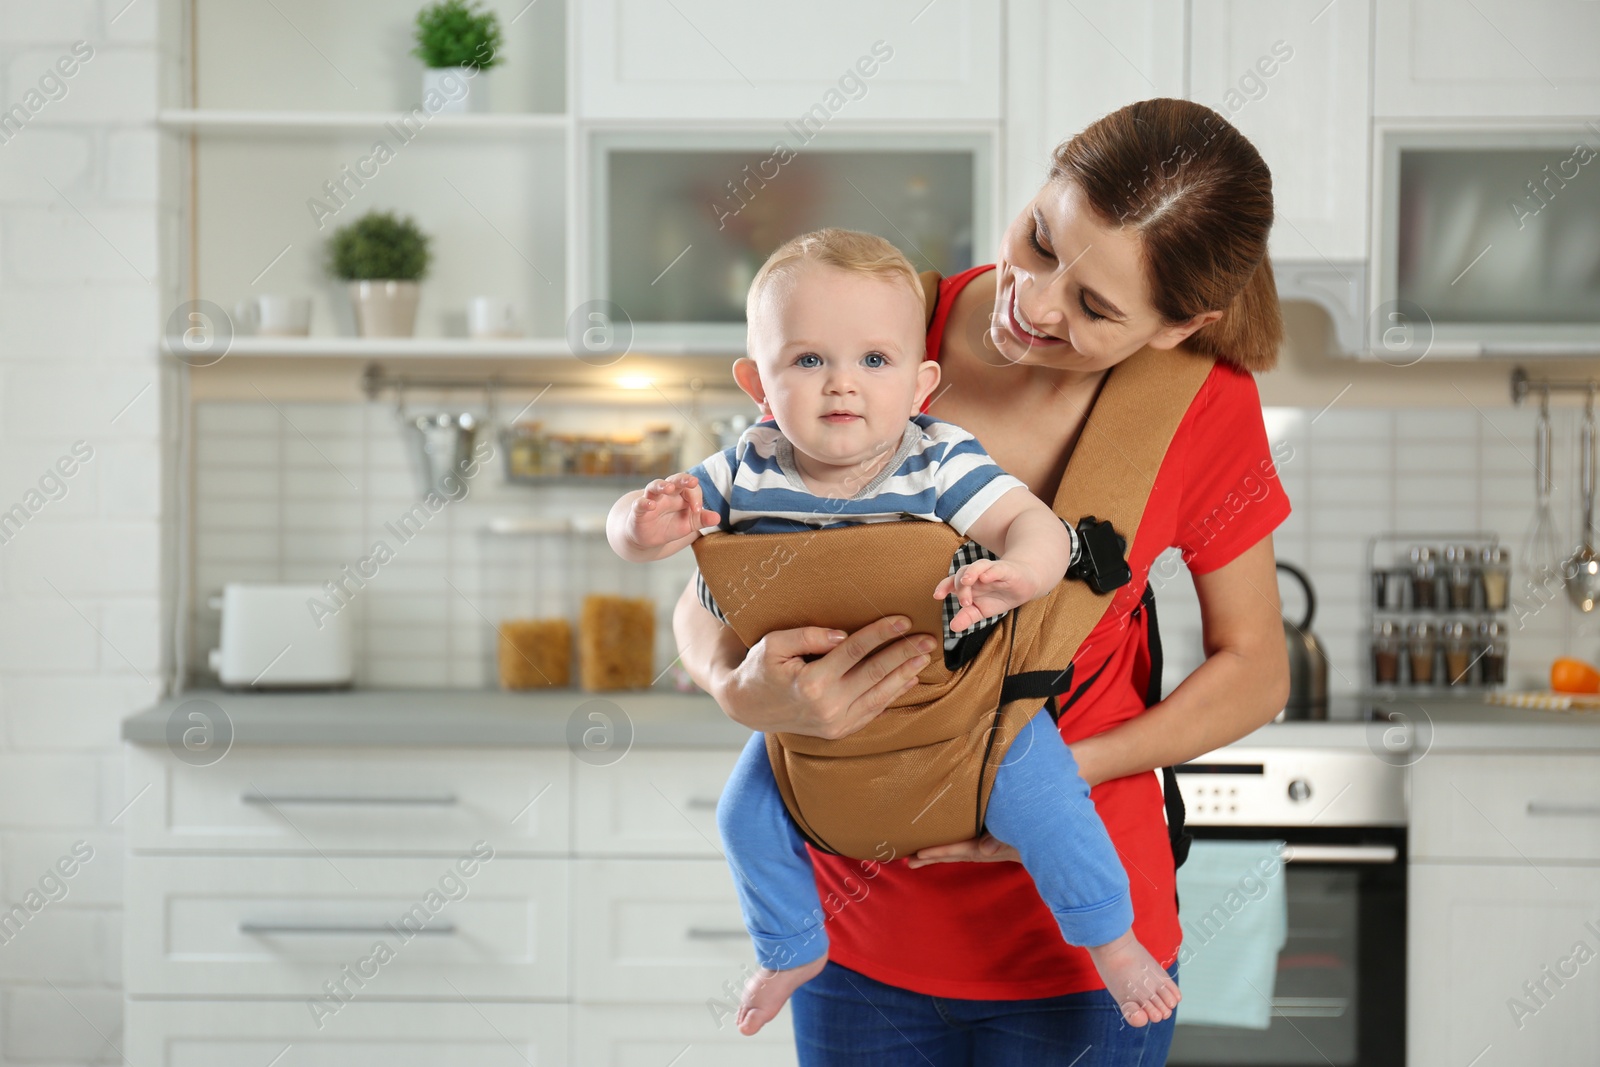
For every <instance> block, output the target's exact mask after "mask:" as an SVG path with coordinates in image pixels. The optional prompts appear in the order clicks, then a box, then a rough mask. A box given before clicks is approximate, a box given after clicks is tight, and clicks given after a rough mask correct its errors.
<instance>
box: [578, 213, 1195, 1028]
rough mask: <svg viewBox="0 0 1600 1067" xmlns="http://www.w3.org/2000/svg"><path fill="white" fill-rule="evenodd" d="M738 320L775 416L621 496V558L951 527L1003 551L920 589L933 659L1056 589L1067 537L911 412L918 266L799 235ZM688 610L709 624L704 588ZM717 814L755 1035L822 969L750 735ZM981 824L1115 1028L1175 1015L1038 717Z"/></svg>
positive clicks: (928, 365)
mask: <svg viewBox="0 0 1600 1067" xmlns="http://www.w3.org/2000/svg"><path fill="white" fill-rule="evenodd" d="M746 318H747V321H748V324H749V326H748V328H749V336H748V347H749V351H750V356H749V357H747V358H741V359H739V360H738V361H736V362H735V363H734V367H733V371H734V377H735V379H736V380H737V381H738V383H739V386H740V388H742V389H743V390H744V391H745V392H746V393H748V394H749V395H750V397H751V398H752V399H753V400H755V401H756V402H757V403H758V404H764V405H766V407H767V409H768V410H770V411H771V412H772V418H771V419H768V420H763V421H761V422H759V423H757V424H756V425H754V426H752V427H751V428H750V429H749V430H747V431H745V433H744V434H743V435H742V436H741V437H740V439H739V442H738V444H737V445H735V446H734V447H732V448H729V449H726V450H724V451H723V452H721V453H718V454H717V455H714V456H711V457H709V458H708V459H706V460H705V461H704V462H703V463H701V464H700V465H698V466H696V467H694V468H693V469H692V470H690V471H689V472H687V473H684V474H675V475H673V476H671V477H669V478H663V479H658V480H656V481H652V482H651V483H650V484H649V485H648V486H646V487H645V488H644V489H640V490H636V491H634V492H631V493H628V494H626V495H625V496H623V497H622V499H620V500H618V501H617V503H616V504H615V506H613V507H612V509H611V513H610V515H609V517H608V519H607V523H606V533H607V536H608V538H609V539H610V542H611V545H612V547H613V548H614V549H615V550H616V552H617V553H618V555H620V556H622V557H623V558H624V559H629V560H635V561H644V560H655V559H662V558H664V557H667V556H670V555H672V554H673V553H675V552H677V551H679V550H681V549H683V548H684V547H686V546H688V545H689V544H690V543H692V542H693V541H694V540H695V539H696V538H697V537H699V536H701V534H702V533H704V532H711V531H715V530H732V531H733V532H735V533H768V532H779V531H787V530H805V529H815V528H818V527H823V526H832V525H848V524H852V523H860V522H885V521H892V520H902V519H907V518H919V519H925V520H928V521H930V522H944V523H948V524H949V525H950V526H951V527H952V528H954V529H955V530H956V532H957V533H960V534H962V535H964V536H966V537H970V538H971V539H972V540H973V541H976V542H977V543H978V544H979V545H981V546H983V548H985V549H987V550H989V552H990V553H992V554H993V556H995V557H998V558H988V559H978V560H976V561H974V562H971V563H967V564H965V565H963V566H961V567H959V569H956V570H955V572H954V573H953V574H951V575H948V576H947V577H945V578H944V579H943V580H942V581H940V582H939V583H938V584H937V586H936V587H935V588H934V589H933V590H932V591H931V593H932V595H933V596H935V597H941V598H946V597H953V600H949V599H947V601H946V603H947V608H946V612H945V614H946V617H947V618H949V620H950V621H949V625H948V630H949V632H947V633H946V634H945V635H943V636H944V638H945V644H946V647H947V648H948V647H951V646H952V644H953V642H954V641H956V640H957V639H958V638H959V637H960V636H962V634H963V631H968V632H970V631H971V630H973V629H974V628H976V627H977V626H981V625H988V624H992V623H993V622H994V621H995V616H997V615H1000V614H1003V613H1004V612H1006V611H1009V610H1011V609H1013V608H1017V607H1020V606H1021V605H1023V604H1026V603H1027V602H1029V601H1030V600H1034V599H1037V598H1039V597H1042V596H1044V595H1046V594H1047V593H1049V592H1050V590H1051V589H1053V588H1054V587H1055V586H1056V584H1057V583H1058V582H1060V581H1061V580H1062V578H1063V575H1064V573H1065V572H1066V570H1067V568H1068V566H1069V565H1070V564H1071V562H1072V560H1073V557H1074V554H1075V550H1076V548H1077V543H1076V535H1075V534H1074V533H1073V532H1072V530H1071V528H1070V527H1069V526H1067V525H1066V524H1065V523H1063V522H1062V520H1060V519H1059V518H1058V517H1057V516H1056V515H1055V513H1054V512H1053V511H1051V509H1050V508H1049V507H1048V506H1047V505H1045V504H1044V503H1043V502H1042V501H1040V500H1039V499H1038V498H1036V497H1034V496H1033V495H1032V494H1031V493H1030V492H1028V490H1027V487H1026V486H1024V485H1023V484H1022V482H1020V481H1019V480H1017V479H1016V478H1014V477H1012V476H1011V475H1009V474H1006V473H1005V472H1004V471H1003V470H1001V469H1000V467H999V466H997V465H996V464H995V463H994V461H993V460H992V459H990V458H989V456H988V455H987V453H985V452H984V450H983V448H982V447H981V446H980V445H979V444H978V441H977V439H976V438H974V437H973V436H972V435H971V434H969V433H967V432H966V431H964V430H962V429H960V428H959V427H957V426H955V425H953V424H951V423H948V422H942V421H940V420H938V419H935V418H932V417H931V416H927V415H919V414H917V412H918V411H919V410H920V409H921V407H922V405H923V402H924V401H925V400H926V399H927V398H928V397H929V396H930V395H931V394H932V393H933V390H934V388H935V387H936V386H937V385H938V383H939V374H940V371H939V364H938V363H936V362H934V361H931V360H928V359H927V358H926V353H925V341H924V334H923V330H924V322H925V319H924V309H923V295H922V289H921V286H920V283H919V281H918V278H917V274H916V271H915V270H914V268H913V267H912V266H911V263H910V262H909V261H908V260H907V259H906V258H905V256H904V255H902V254H901V253H900V251H899V250H898V249H896V248H895V247H894V246H893V245H891V244H890V243H889V242H887V241H885V240H883V239H882V238H879V237H875V236H873V235H871V234H865V233H856V232H852V231H848V230H834V229H828V230H820V231H817V232H815V233H809V234H805V235H803V236H801V237H797V238H795V239H794V240H791V241H789V242H788V243H787V244H785V245H783V247H781V248H779V249H778V250H777V251H776V252H774V253H773V254H772V256H771V258H769V259H768V260H767V262H766V264H765V265H764V266H762V268H761V270H760V272H759V273H757V275H756V277H755V280H754V281H753V282H752V283H751V286H750V293H749V296H748V298H747V302H746ZM780 580H781V578H780ZM701 599H702V602H705V603H706V604H707V606H708V607H710V608H712V610H713V611H716V608H715V604H714V602H712V601H711V600H710V596H709V593H708V592H706V590H705V587H704V585H703V584H702V586H701ZM952 607H953V608H955V611H954V614H953V617H952V612H951V608H952ZM717 614H718V615H719V617H720V614H721V613H720V612H717ZM958 688H959V687H958ZM717 820H718V825H719V827H720V828H721V830H722V835H723V843H724V846H725V848H726V849H727V856H728V862H729V864H730V866H732V868H733V873H734V881H735V884H736V887H737V889H738V893H739V902H740V908H741V911H742V913H743V916H744V921H745V926H746V927H747V928H748V929H749V930H750V934H751V938H752V940H753V941H754V942H755V947H756V958H757V961H758V963H760V965H761V968H762V969H761V971H760V973H759V974H757V975H756V976H755V977H753V978H752V979H751V980H750V982H749V984H748V985H747V986H746V988H745V991H744V996H743V999H742V1002H741V1004H740V1008H739V1013H738V1016H737V1020H736V1021H737V1025H738V1027H739V1030H740V1031H741V1032H743V1033H746V1034H753V1033H755V1032H756V1031H757V1030H759V1029H760V1028H761V1027H762V1026H763V1025H764V1024H765V1023H766V1022H768V1021H769V1020H771V1019H772V1018H773V1017H774V1016H775V1015H777V1013H778V1012H779V1011H780V1010H781V1009H782V1007H783V1005H784V1004H785V1003H786V1002H787V1001H788V999H789V995H790V994H791V993H792V992H793V991H794V990H795V989H796V988H797V987H798V986H800V985H801V984H802V983H804V982H805V981H807V980H808V979H810V978H811V977H813V976H814V975H816V974H817V972H819V971H820V970H822V968H823V966H824V964H825V963H826V962H827V934H826V932H825V931H824V930H823V928H822V926H821V921H822V916H823V912H822V909H821V903H820V900H819V898H818V895H817V888H816V881H815V876H814V873H813V871H812V869H811V864H810V858H809V856H808V854H807V852H806V846H805V840H804V838H803V837H802V836H801V834H800V831H799V830H798V828H797V827H796V826H795V825H794V822H793V820H792V819H791V818H790V816H789V813H788V811H787V809H786V808H785V807H784V804H783V800H782V797H781V795H780V793H779V791H778V786H777V782H776V780H775V779H774V778H773V774H772V767H771V764H770V763H769V762H768V757H767V750H766V746H765V743H764V739H763V737H762V735H760V734H756V735H755V736H753V737H752V738H751V741H750V743H749V744H748V745H747V746H746V747H745V750H744V753H743V755H742V756H741V757H740V760H739V763H738V764H737V766H736V767H735V768H734V772H733V775H732V777H731V778H730V779H729V783H728V787H727V788H726V789H725V790H724V791H723V794H722V799H721V801H720V802H719V805H718V811H717ZM985 828H986V829H987V830H988V832H989V833H991V834H992V835H993V836H994V837H995V838H997V839H999V840H1001V841H1004V842H1006V843H1007V844H1010V845H1013V846H1015V847H1016V848H1017V850H1018V852H1019V854H1020V856H1021V859H1022V863H1023V866H1024V867H1025V868H1026V869H1027V871H1028V873H1029V874H1030V875H1031V876H1032V878H1033V880H1034V884H1035V886H1036V887H1037V889H1038V891H1039V895H1040V897H1041V898H1042V899H1043V900H1044V902H1045V903H1046V904H1047V905H1048V906H1049V907H1050V910H1051V912H1052V913H1053V914H1054V916H1055V918H1056V920H1057V922H1058V924H1059V925H1060V928H1061V933H1062V936H1063V937H1064V938H1065V939H1066V940H1067V941H1068V942H1069V943H1070V944H1073V945H1080V946H1084V947H1085V948H1086V949H1087V950H1088V953H1089V956H1090V958H1091V959H1092V960H1093V961H1094V965H1095V967H1096V969H1097V970H1098V971H1099V973H1100V976H1101V978H1103V979H1104V980H1105V983H1106V988H1107V990H1109V991H1110V993H1111V994H1112V996H1113V997H1115V998H1116V1001H1117V1003H1118V1004H1119V1005H1121V1007H1122V1011H1123V1014H1124V1016H1125V1017H1126V1019H1127V1021H1128V1022H1129V1023H1130V1024H1132V1025H1134V1026H1143V1025H1145V1024H1146V1023H1149V1022H1153V1021H1159V1020H1162V1019H1166V1018H1167V1017H1168V1016H1169V1015H1171V1014H1172V1009H1173V1008H1174V1006H1176V1004H1177V1002H1178V1000H1179V994H1178V988H1177V985H1176V984H1175V983H1174V982H1173V981H1172V979H1171V977H1170V976H1169V975H1168V974H1167V973H1166V971H1165V970H1164V969H1162V967H1161V966H1160V965H1159V964H1158V963H1157V962H1156V960H1155V958H1154V957H1153V956H1151V955H1150V953H1149V952H1148V951H1146V950H1145V948H1144V946H1142V945H1141V944H1140V943H1139V942H1138V940H1137V939H1135V938H1134V936H1133V933H1132V921H1133V908H1132V904H1131V902H1130V898H1129V894H1128V880H1127V875H1126V873H1125V872H1124V870H1123V868H1122V864H1121V862H1120V861H1119V860H1118V858H1117V854H1116V851H1115V849H1114V848H1113V846H1112V844H1111V839H1110V837H1109V836H1108V835H1107V834H1106V830H1105V827H1104V825H1103V824H1102V823H1101V822H1100V820H1099V817H1098V816H1097V815H1096V814H1095V810H1094V805H1093V803H1092V801H1090V799H1089V788H1088V785H1087V783H1085V782H1084V781H1083V778H1082V777H1081V776H1080V775H1079V774H1078V771H1077V765H1076V764H1075V763H1074V762H1073V760H1072V756H1071V752H1070V751H1069V750H1068V749H1067V747H1066V745H1065V744H1064V743H1063V742H1062V740H1061V735H1060V733H1059V732H1058V730H1057V727H1056V725H1055V722H1054V721H1053V720H1052V718H1051V717H1050V714H1049V711H1048V710H1047V709H1044V708H1041V709H1040V710H1039V711H1038V712H1037V713H1036V714H1035V715H1034V717H1033V719H1032V720H1031V721H1030V722H1029V723H1028V725H1027V727H1025V728H1024V729H1023V730H1022V731H1021V732H1020V733H1019V735H1018V736H1017V738H1016V739H1015V740H1013V742H1012V744H1011V747H1010V749H1009V750H1008V752H1007V755H1006V759H1005V761H1004V762H1003V764H1002V765H1001V766H1000V767H999V768H998V769H997V770H996V772H995V779H994V783H993V786H992V788H991V791H990V796H989V805H988V808H987V810H986V812H985Z"/></svg>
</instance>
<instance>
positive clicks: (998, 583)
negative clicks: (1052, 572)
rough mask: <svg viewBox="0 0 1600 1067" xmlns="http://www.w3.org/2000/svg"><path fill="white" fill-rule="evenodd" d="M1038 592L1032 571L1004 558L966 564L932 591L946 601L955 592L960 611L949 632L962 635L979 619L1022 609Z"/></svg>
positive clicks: (1035, 578)
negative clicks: (963, 631) (1013, 609)
mask: <svg viewBox="0 0 1600 1067" xmlns="http://www.w3.org/2000/svg"><path fill="white" fill-rule="evenodd" d="M1038 592H1039V578H1038V576H1037V575H1036V574H1034V573H1033V570H1032V568H1030V567H1027V566H1025V565H1023V564H1021V563H1011V562H1007V561H1006V560H1001V559H980V560H977V561H975V562H972V563H969V564H967V565H966V566H965V567H962V568H961V569H960V570H958V571H956V572H955V573H954V574H952V575H950V576H949V577H948V578H946V579H945V580H944V581H942V582H940V583H939V584H938V585H937V586H936V587H935V588H934V590H933V595H934V596H935V597H936V598H938V599H941V600H942V599H944V598H945V597H947V596H949V595H950V594H951V593H955V595H956V600H957V601H958V602H959V603H960V604H961V610H960V611H958V612H956V617H955V618H954V619H951V620H950V631H951V632H952V633H960V632H961V631H962V630H965V629H966V628H967V627H969V626H971V625H972V624H973V623H975V622H977V621H978V620H979V619H986V618H988V617H989V616H991V615H998V614H1000V613H1001V612H1002V611H1010V610H1011V609H1012V608H1020V607H1021V606H1022V605H1024V604H1026V603H1027V602H1028V601H1030V600H1032V599H1033V598H1034V597H1035V596H1037V595H1038Z"/></svg>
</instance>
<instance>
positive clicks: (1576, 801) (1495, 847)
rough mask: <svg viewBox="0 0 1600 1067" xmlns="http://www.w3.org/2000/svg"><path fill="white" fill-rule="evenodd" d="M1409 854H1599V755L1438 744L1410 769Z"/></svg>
mask: <svg viewBox="0 0 1600 1067" xmlns="http://www.w3.org/2000/svg"><path fill="white" fill-rule="evenodd" d="M1411 855H1412V857H1413V858H1418V859H1446V860H1449V859H1465V860H1474V859H1491V860H1503V861H1505V862H1508V863H1545V862H1548V861H1555V862H1556V863H1567V862H1571V861H1572V860H1584V861H1596V860H1600V756H1593V755H1564V754H1557V753H1554V752H1541V753H1537V754H1533V755H1523V756H1503V755H1479V754H1476V753H1470V754H1469V753H1453V752H1449V753H1446V752H1436V753H1433V754H1431V755H1430V756H1428V758H1427V759H1424V760H1419V761H1418V762H1417V765H1416V766H1415V767H1413V768H1412V769H1411ZM1541 869H1542V868H1541Z"/></svg>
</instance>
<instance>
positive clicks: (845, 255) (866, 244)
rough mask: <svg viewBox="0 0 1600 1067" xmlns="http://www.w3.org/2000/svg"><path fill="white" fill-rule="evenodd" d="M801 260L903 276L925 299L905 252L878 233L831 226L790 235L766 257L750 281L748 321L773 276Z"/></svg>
mask: <svg viewBox="0 0 1600 1067" xmlns="http://www.w3.org/2000/svg"><path fill="white" fill-rule="evenodd" d="M802 263H821V264H823V265H824V266H828V267H837V268H839V269H840V270H846V271H849V272H850V273H852V274H866V275H870V276H872V277H875V278H888V279H891V280H892V279H895V278H901V279H904V280H905V283H906V284H907V285H908V286H910V288H911V292H912V293H913V294H915V295H916V298H917V300H918V301H919V302H920V301H921V300H922V280H921V279H920V278H919V277H918V276H917V269H916V268H915V267H913V266H912V265H911V261H910V260H909V259H907V258H906V256H905V253H904V252H902V251H900V250H899V249H898V248H896V247H895V246H894V245H892V244H890V243H889V242H888V241H885V240H884V239H883V238H882V237H879V236H878V235H877V234H875V233H863V232H861V231H860V230H841V229H838V228H835V227H832V226H830V227H828V228H827V229H822V230H813V231H811V232H810V233H803V234H801V235H800V236H799V237H791V238H790V239H789V240H787V241H785V242H784V243H783V244H782V245H780V246H778V250H777V251H776V252H773V253H772V255H770V256H768V257H767V261H766V262H765V263H763V264H762V265H761V269H760V270H758V271H756V276H755V280H754V281H752V282H751V283H750V292H749V293H748V294H747V295H746V296H745V301H744V316H745V321H746V322H753V321H754V320H755V317H756V309H757V308H759V307H760V306H761V297H762V294H763V293H765V292H766V289H767V287H768V286H769V285H770V284H772V282H773V280H774V279H778V278H782V277H784V276H785V275H787V274H789V273H790V272H792V271H793V270H794V269H795V268H796V267H797V266H799V265H800V264H802Z"/></svg>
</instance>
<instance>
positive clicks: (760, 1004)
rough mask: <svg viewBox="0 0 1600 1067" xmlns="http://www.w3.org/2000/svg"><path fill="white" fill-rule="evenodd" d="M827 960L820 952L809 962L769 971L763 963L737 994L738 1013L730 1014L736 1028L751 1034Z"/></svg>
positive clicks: (766, 1022)
mask: <svg viewBox="0 0 1600 1067" xmlns="http://www.w3.org/2000/svg"><path fill="white" fill-rule="evenodd" d="M827 962H828V957H827V955H826V954H824V955H822V956H819V957H817V958H816V959H814V960H812V961H811V962H810V963H802V964H801V965H800V966H798V967H790V968H789V969H788V970H784V971H773V970H768V969H767V968H766V967H763V968H761V970H760V971H758V972H756V973H755V974H753V975H751V976H750V980H749V981H748V982H746V983H745V984H744V996H742V997H740V998H739V1014H738V1015H737V1016H736V1017H735V1018H734V1023H735V1025H737V1026H738V1027H739V1032H740V1033H741V1034H753V1033H755V1032H756V1031H757V1030H760V1029H761V1028H762V1027H763V1026H765V1025H767V1024H768V1023H769V1022H771V1021H772V1020H773V1019H775V1018H777V1015H778V1013H779V1012H780V1011H782V1010H783V1006H784V1005H785V1004H787V1003H789V995H790V994H791V993H793V992H794V991H795V990H796V989H799V988H800V987H801V986H802V985H805V984H806V983H807V982H809V981H810V980H811V979H813V978H815V977H816V976H817V972H818V971H820V970H822V968H823V966H824V965H826V964H827Z"/></svg>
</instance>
